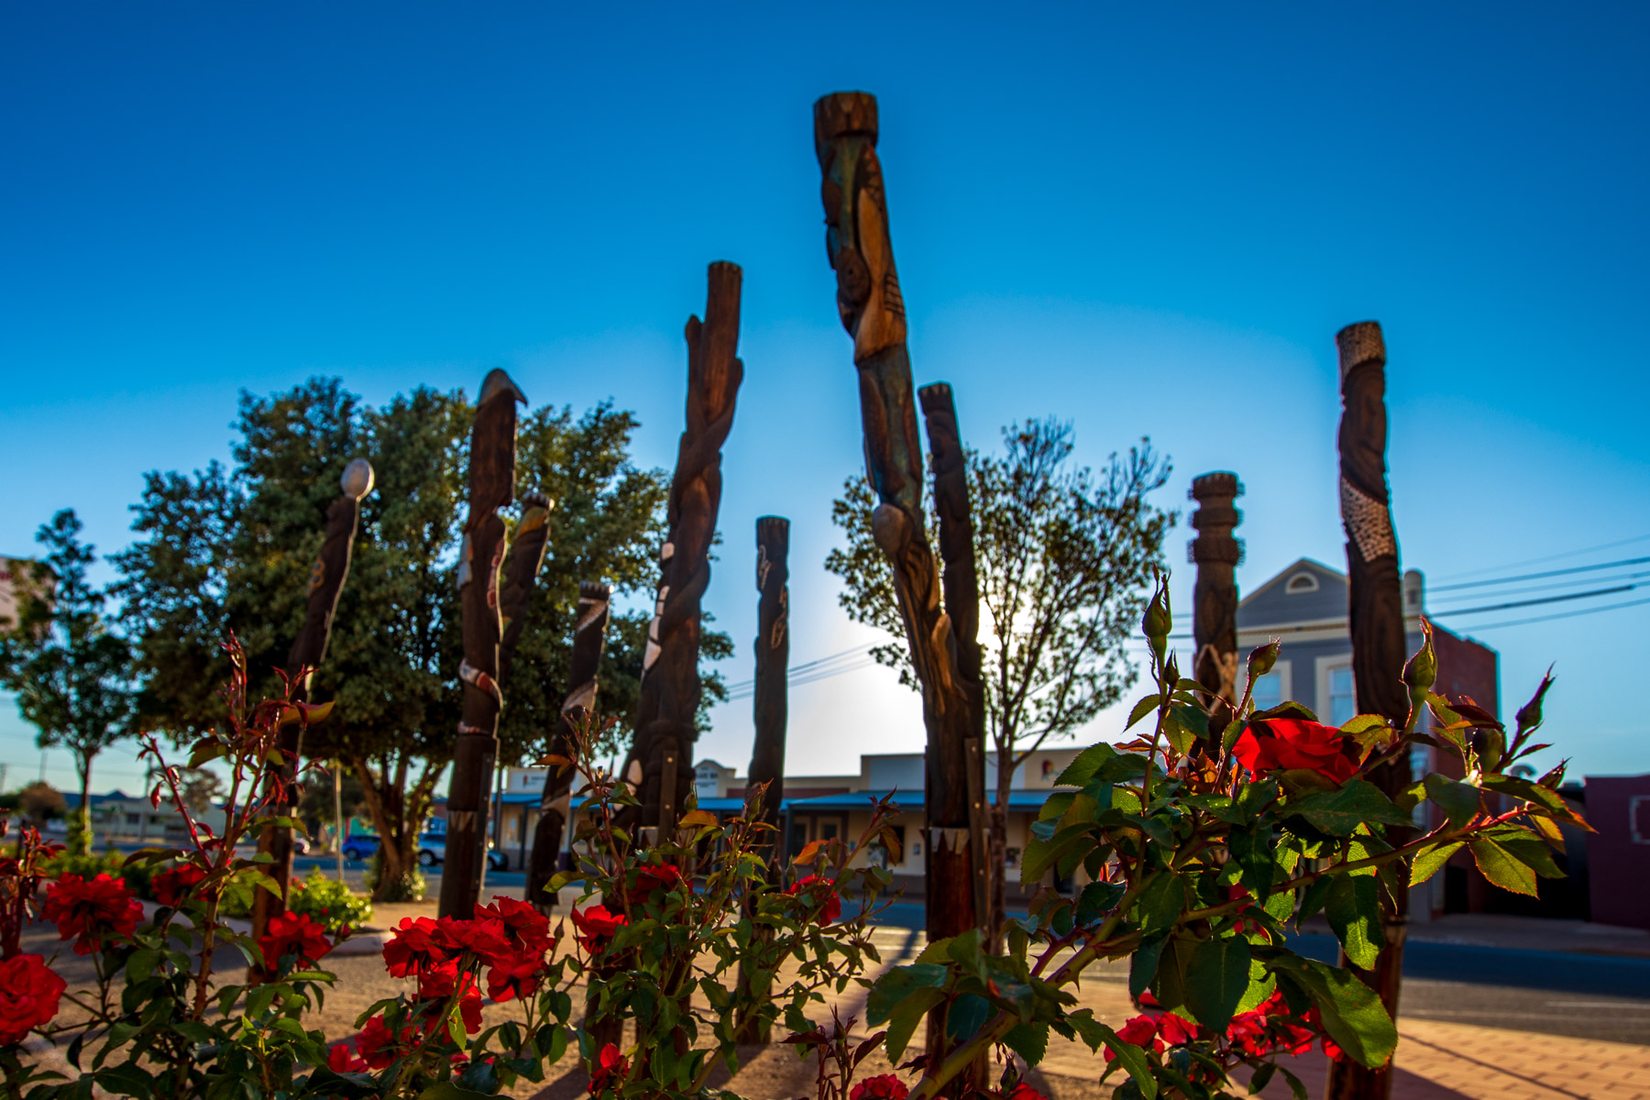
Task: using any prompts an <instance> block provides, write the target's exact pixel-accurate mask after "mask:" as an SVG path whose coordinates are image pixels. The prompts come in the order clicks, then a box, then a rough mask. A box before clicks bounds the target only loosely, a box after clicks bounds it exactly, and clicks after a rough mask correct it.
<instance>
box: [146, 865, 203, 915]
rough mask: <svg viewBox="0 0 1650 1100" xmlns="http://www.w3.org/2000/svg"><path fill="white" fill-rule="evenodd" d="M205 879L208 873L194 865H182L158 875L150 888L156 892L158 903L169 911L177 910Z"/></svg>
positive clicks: (150, 883)
mask: <svg viewBox="0 0 1650 1100" xmlns="http://www.w3.org/2000/svg"><path fill="white" fill-rule="evenodd" d="M205 877H206V872H205V871H203V870H201V869H200V868H199V867H197V866H195V865H194V864H193V863H181V864H179V865H178V866H176V867H168V868H167V869H166V870H164V871H162V872H160V873H159V874H158V875H156V876H155V877H154V878H153V879H151V880H150V882H149V888H150V889H151V890H153V891H154V893H155V900H156V901H158V902H160V903H161V904H162V905H164V906H166V907H167V908H168V909H176V908H177V907H178V905H179V904H181V903H182V901H183V899H184V898H185V897H187V896H188V894H189V891H191V890H193V889H194V888H195V887H196V886H199V885H200V883H201V880H202V879H204V878H205Z"/></svg>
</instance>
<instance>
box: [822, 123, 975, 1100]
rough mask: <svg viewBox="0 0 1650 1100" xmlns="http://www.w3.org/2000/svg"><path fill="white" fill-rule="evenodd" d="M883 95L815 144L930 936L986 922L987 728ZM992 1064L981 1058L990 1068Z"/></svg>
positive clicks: (938, 1042) (932, 1019)
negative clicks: (958, 610) (884, 580)
mask: <svg viewBox="0 0 1650 1100" xmlns="http://www.w3.org/2000/svg"><path fill="white" fill-rule="evenodd" d="M876 144H877V101H876V98H875V97H874V96H871V95H868V94H866V93H864V92H838V93H836V94H833V95H828V96H826V97H824V98H823V99H821V100H819V101H818V102H817V103H815V104H814V149H815V152H816V153H817V155H818V157H819V166H820V170H821V172H822V174H823V176H824V180H823V185H822V187H821V198H822V199H823V201H824V206H825V226H826V233H825V247H826V252H827V254H828V255H829V256H830V260H831V267H832V268H833V269H834V270H835V271H836V280H837V310H838V312H839V313H840V314H841V317H842V324H843V326H844V327H845V328H846V329H847V330H848V332H849V334H850V335H851V336H852V337H853V338H854V366H855V367H856V368H857V369H858V372H859V402H860V419H861V422H862V424H863V429H864V434H865V468H866V474H867V476H868V478H869V480H870V483H871V488H872V490H873V491H874V492H875V493H876V497H877V506H876V508H875V509H874V510H873V511H872V513H871V531H872V534H873V536H874V537H875V539H876V542H877V545H878V546H879V547H881V548H882V552H883V554H884V555H886V557H887V558H888V563H889V566H890V568H891V569H892V571H893V577H894V592H895V595H896V597H897V599H898V602H899V609H900V618H901V619H902V620H903V621H904V623H905V635H906V641H907V643H908V645H909V647H910V657H911V665H912V667H913V668H914V669H915V670H916V674H917V682H918V684H919V685H920V687H921V690H922V709H923V723H924V725H925V726H926V728H927V731H928V751H927V757H926V780H925V788H926V789H925V792H924V808H925V811H926V818H927V820H926V823H925V824H926V826H927V827H926V829H925V837H926V840H927V844H926V845H925V847H924V850H923V852H924V857H925V859H926V862H927V875H926V880H927V894H928V896H927V905H926V909H927V926H928V937H929V939H930V940H936V939H941V938H944V937H950V936H956V935H959V934H961V933H963V932H966V931H967V930H969V929H971V928H976V927H978V926H979V925H980V924H981V923H982V921H981V918H982V917H983V916H984V915H985V914H984V913H983V912H982V911H981V908H982V907H981V906H980V905H979V904H977V903H976V900H975V898H976V884H977V882H978V880H977V879H976V877H975V871H974V865H975V864H976V863H977V862H983V861H984V859H985V854H986V853H985V852H984V851H983V850H981V849H979V848H977V847H976V846H975V840H974V838H975V836H976V835H977V834H978V832H979V828H978V821H977V820H976V818H977V815H975V814H972V813H971V812H970V810H971V806H970V801H969V794H970V792H971V791H974V790H978V789H980V788H983V786H984V776H983V774H982V775H981V776H980V777H979V778H978V781H977V782H976V781H975V780H973V779H972V778H971V777H970V774H969V773H970V768H971V766H978V767H980V768H981V769H982V771H983V762H981V761H980V760H979V758H978V754H975V759H974V760H973V761H971V760H970V754H969V752H968V742H969V740H970V739H971V738H973V737H974V736H975V734H976V731H977V726H976V724H975V721H974V719H973V717H972V716H971V714H970V706H969V697H968V690H967V687H966V685H965V684H964V681H963V677H962V674H961V670H960V668H959V664H958V655H957V640H956V638H955V637H954V636H953V630H952V624H951V619H950V617H949V616H948V615H947V614H946V612H945V610H944V609H943V608H942V607H941V606H940V577H939V570H938V568H937V567H936V566H935V562H934V552H933V550H932V549H931V548H930V547H929V545H928V535H927V528H926V526H925V524H924V518H923V507H922V489H923V464H922V445H921V443H920V442H919V441H918V438H917V414H916V403H915V401H914V400H913V397H914V394H913V392H912V390H913V385H912V381H911V359H910V355H909V353H908V352H907V350H906V345H905V302H904V300H903V299H902V298H901V296H900V288H899V276H898V275H897V274H896V272H895V270H894V251H893V241H892V239H891V238H890V236H889V231H888V206H887V197H886V195H885V194H884V192H883V182H882V166H881V163H880V162H879V161H878V159H877V152H876ZM939 1017H940V1013H932V1014H930V1016H929V1021H928V1052H929V1056H930V1058H932V1059H934V1060H935V1062H938V1061H939V1060H941V1059H943V1057H944V1056H945V1051H946V1050H947V1049H948V1048H949V1046H950V1044H949V1043H948V1042H947V1041H946V1037H945V1031H944V1021H943V1020H941V1019H940V1018H939ZM981 1068H982V1069H983V1066H982V1067H981ZM977 1083H978V1078H977V1077H975V1075H974V1074H971V1073H964V1074H962V1075H960V1076H959V1077H957V1078H955V1079H954V1082H953V1086H952V1087H951V1088H950V1089H949V1092H948V1094H953V1095H963V1094H965V1093H966V1092H967V1091H968V1089H970V1088H971V1087H973V1086H974V1085H975V1084H977Z"/></svg>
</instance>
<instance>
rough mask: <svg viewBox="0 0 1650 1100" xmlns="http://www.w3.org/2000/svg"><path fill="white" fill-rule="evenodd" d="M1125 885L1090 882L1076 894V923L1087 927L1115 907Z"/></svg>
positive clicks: (1120, 898)
mask: <svg viewBox="0 0 1650 1100" xmlns="http://www.w3.org/2000/svg"><path fill="white" fill-rule="evenodd" d="M1127 889H1128V888H1127V887H1126V886H1124V885H1123V884H1122V883H1121V882H1091V883H1089V884H1088V885H1087V886H1085V887H1083V892H1082V893H1081V894H1079V895H1078V896H1077V923H1078V924H1080V925H1083V926H1085V927H1087V926H1088V925H1090V924H1093V923H1094V922H1095V921H1097V920H1099V919H1100V918H1101V917H1103V916H1105V915H1106V914H1107V913H1109V912H1111V911H1112V910H1113V909H1115V908H1117V903H1118V902H1119V901H1121V900H1123V895H1124V893H1126V892H1127Z"/></svg>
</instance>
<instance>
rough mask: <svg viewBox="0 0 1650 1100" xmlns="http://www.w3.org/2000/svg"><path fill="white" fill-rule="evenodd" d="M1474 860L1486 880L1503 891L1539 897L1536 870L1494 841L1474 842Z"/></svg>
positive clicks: (1481, 840)
mask: <svg viewBox="0 0 1650 1100" xmlns="http://www.w3.org/2000/svg"><path fill="white" fill-rule="evenodd" d="M1472 859H1473V862H1474V863H1476V864H1478V869H1479V870H1480V871H1481V872H1483V875H1484V877H1485V878H1487V879H1489V880H1490V881H1491V882H1493V883H1495V885H1497V886H1499V887H1501V889H1503V890H1508V891H1511V892H1512V893H1514V894H1524V895H1526V896H1528V897H1532V898H1533V897H1537V896H1539V895H1537V893H1536V889H1535V870H1534V869H1533V868H1531V867H1530V866H1529V865H1528V864H1526V863H1524V862H1523V861H1522V860H1520V859H1519V858H1518V857H1517V856H1515V855H1513V854H1512V853H1511V852H1509V851H1508V850H1507V849H1506V848H1503V847H1502V846H1501V845H1499V844H1497V843H1496V842H1495V841H1493V840H1489V839H1479V840H1475V841H1473V842H1472Z"/></svg>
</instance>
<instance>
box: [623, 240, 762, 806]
mask: <svg viewBox="0 0 1650 1100" xmlns="http://www.w3.org/2000/svg"><path fill="white" fill-rule="evenodd" d="M740 279H741V273H740V270H739V266H738V265H737V264H731V263H728V262H726V261H718V262H716V263H713V264H711V265H710V271H709V276H708V282H709V290H708V294H707V298H706V303H705V319H704V321H703V322H701V321H700V320H699V318H697V317H689V318H688V323H687V345H688V390H687V429H686V430H685V431H683V432H682V439H681V443H680V445H679V446H678V448H677V451H676V473H675V476H674V477H673V478H672V479H671V483H670V506H669V512H668V517H667V518H668V525H669V535H668V536H667V538H666V542H665V545H664V547H663V549H662V550H661V551H660V553H659V566H660V569H659V596H658V603H657V605H656V609H655V613H654V619H653V622H652V624H651V625H650V626H649V627H648V640H647V651H646V653H645V655H644V657H643V659H642V687H641V700H640V702H639V703H638V704H637V707H636V739H635V743H634V746H633V747H632V748H631V751H630V758H629V760H628V761H627V763H626V765H625V779H626V781H627V782H629V783H631V784H632V785H633V786H635V787H636V789H637V791H638V797H639V799H640V801H641V824H642V826H643V827H648V826H656V827H658V828H660V829H662V830H669V829H671V828H674V826H675V824H676V820H677V818H678V817H679V816H680V812H681V806H682V803H683V802H685V801H686V800H687V795H688V791H689V789H690V788H691V784H692V779H693V776H692V770H693V762H692V761H691V760H690V759H688V755H689V754H690V753H691V752H692V751H693V743H694V741H695V740H696V738H697V737H698V731H697V730H696V729H695V728H694V716H695V715H696V714H697V712H698V710H699V635H700V629H701V628H700V601H701V599H702V598H703V597H704V593H705V588H706V586H707V585H708V584H709V583H710V544H711V540H712V539H713V538H714V537H715V535H716V513H717V509H718V508H719V507H720V506H721V502H722V444H723V442H724V441H725V440H726V439H727V437H728V431H729V429H731V428H732V427H733V408H734V399H735V397H737V395H738V393H739V383H740V381H741V380H742V379H743V378H744V374H745V367H744V364H743V363H741V362H740V361H739V358H738V356H737V355H736V354H735V353H736V352H737V351H738V347H739V289H740Z"/></svg>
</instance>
